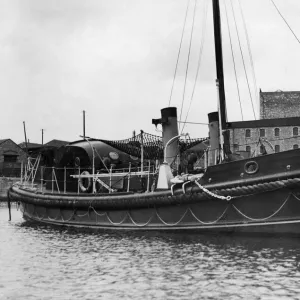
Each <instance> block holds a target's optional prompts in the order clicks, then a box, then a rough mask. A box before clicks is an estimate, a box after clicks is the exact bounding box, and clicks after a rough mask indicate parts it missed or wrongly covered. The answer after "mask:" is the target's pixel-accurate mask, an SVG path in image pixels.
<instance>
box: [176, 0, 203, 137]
mask: <svg viewBox="0 0 300 300" xmlns="http://www.w3.org/2000/svg"><path fill="white" fill-rule="evenodd" d="M204 5H205V6H204V10H203V20H202V33H201V41H200V51H199V55H198V65H197V73H196V77H195V81H194V86H193V91H192V95H191V99H190V103H189V108H188V111H187V114H186V117H185V120H184V122H183V123H184V124H183V127H182V130H181V134H182V132H183V130H184V128H185V125H186V124H201V125H202V124H203V125H204V123H193V122H187V121H186V120H187V118H188V115H189V112H190V109H191V105H192V102H193V98H194V93H195V89H196V82H197V79H198V75H199V70H200V65H201V61H202V53H203V48H204V41H205V33H206V22H207V7H208V2H207V1H206V2H204ZM178 123H181V122H178ZM205 125H208V124H207V123H205Z"/></svg>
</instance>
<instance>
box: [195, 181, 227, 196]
mask: <svg viewBox="0 0 300 300" xmlns="http://www.w3.org/2000/svg"><path fill="white" fill-rule="evenodd" d="M195 183H196V184H197V185H198V187H199V188H200V189H201V190H202V191H203V192H205V193H206V194H208V195H210V196H212V197H213V198H217V199H220V200H227V201H230V200H231V199H232V197H231V196H221V195H217V194H215V193H213V192H211V191H209V190H208V189H206V188H205V187H204V186H203V185H201V184H200V183H199V182H198V181H197V180H195Z"/></svg>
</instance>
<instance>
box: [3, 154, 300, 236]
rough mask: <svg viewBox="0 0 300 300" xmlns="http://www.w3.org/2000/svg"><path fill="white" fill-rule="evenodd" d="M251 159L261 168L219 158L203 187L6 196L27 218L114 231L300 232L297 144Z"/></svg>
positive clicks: (16, 192) (15, 190)
mask: <svg viewBox="0 0 300 300" xmlns="http://www.w3.org/2000/svg"><path fill="white" fill-rule="evenodd" d="M252 160H255V161H256V162H257V163H258V164H259V167H260V170H259V172H257V173H255V174H245V175H243V178H241V176H240V174H241V170H244V168H245V167H244V166H245V164H247V162H248V161H249V160H245V161H238V162H233V163H228V164H223V165H218V166H214V167H212V168H209V169H208V170H207V172H206V174H205V175H204V176H203V177H202V179H201V181H200V183H201V185H200V186H199V185H198V184H197V183H196V182H188V183H186V184H184V185H182V184H178V185H176V186H175V188H174V189H173V190H172V191H170V190H167V191H155V192H149V193H116V194H105V195H92V194H75V193H73V194H58V193H56V194H52V193H42V192H40V191H37V190H30V189H24V188H21V187H18V186H13V187H12V188H11V189H10V190H9V197H10V199H11V201H17V202H19V203H20V204H21V210H22V212H23V216H24V218H25V219H27V220H32V221H35V222H41V223H46V224H55V225H66V226H73V227H88V228H102V229H113V230H190V231H192V230H197V231H203V232H207V231H215V232H252V233H293V234H295V233H296V234H298V233H300V199H299V198H298V195H300V151H298V150H297V151H289V152H285V153H280V154H279V155H277V154H276V155H269V156H265V157H258V158H255V159H252ZM239 168H240V169H239ZM275 169H276V170H275ZM275 171H276V173H275ZM222 174H223V176H222ZM224 174H225V175H224ZM275 174H276V175H275ZM211 179H213V180H211ZM216 179H218V180H216ZM203 187H205V189H203ZM208 190H209V191H210V192H208ZM228 196H230V197H229V198H227V197H228Z"/></svg>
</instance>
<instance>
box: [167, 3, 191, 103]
mask: <svg viewBox="0 0 300 300" xmlns="http://www.w3.org/2000/svg"><path fill="white" fill-rule="evenodd" d="M189 5H190V0H189V1H188V4H187V7H186V11H185V17H184V23H183V28H182V32H181V39H180V45H179V50H178V55H177V61H176V67H175V72H174V76H173V83H172V88H171V94H170V99H169V106H170V104H171V99H172V95H173V89H174V83H175V78H176V74H177V67H178V62H179V56H180V52H181V45H182V40H183V34H184V29H185V24H186V18H187V14H188V10H189Z"/></svg>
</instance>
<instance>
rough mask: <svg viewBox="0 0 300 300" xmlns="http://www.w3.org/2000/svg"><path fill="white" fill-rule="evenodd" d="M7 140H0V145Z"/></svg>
mask: <svg viewBox="0 0 300 300" xmlns="http://www.w3.org/2000/svg"><path fill="white" fill-rule="evenodd" d="M7 140H9V139H2V140H0V144H2V143H4V142H6V141H7Z"/></svg>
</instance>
